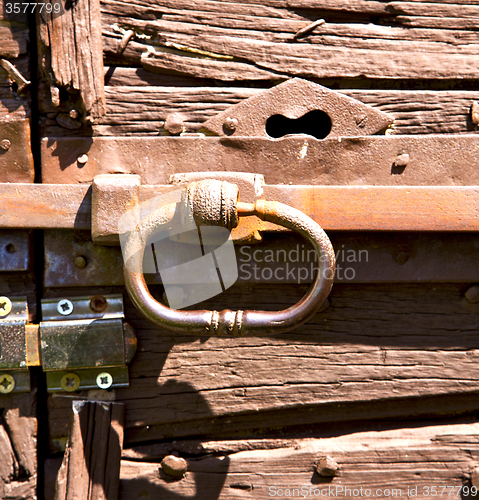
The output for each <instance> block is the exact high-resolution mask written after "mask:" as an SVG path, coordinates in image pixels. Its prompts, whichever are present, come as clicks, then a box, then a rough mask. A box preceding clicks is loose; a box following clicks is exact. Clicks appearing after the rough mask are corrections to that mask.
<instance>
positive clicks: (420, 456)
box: [120, 423, 479, 500]
mask: <svg viewBox="0 0 479 500" xmlns="http://www.w3.org/2000/svg"><path fill="white" fill-rule="evenodd" d="M478 436H479V427H478V424H474V423H473V424H458V425H437V426H431V427H421V428H416V429H408V428H406V429H395V430H390V431H381V432H357V433H353V434H349V435H346V436H340V437H333V438H324V439H314V438H313V439H298V440H292V441H289V442H288V441H283V442H280V441H273V442H272V443H271V445H272V447H271V448H268V447H267V441H263V442H258V443H257V442H256V441H255V440H246V442H245V444H246V445H250V446H251V447H252V448H254V447H255V446H256V445H257V444H258V445H259V447H258V448H257V449H253V450H250V451H237V450H236V449H235V443H232V445H230V446H228V442H223V443H221V444H222V445H223V450H224V451H223V453H218V454H217V455H216V456H211V455H209V456H208V455H203V456H199V457H195V458H194V459H188V458H187V462H188V472H187V473H186V475H185V477H184V478H183V479H182V480H179V481H172V480H169V479H168V476H166V475H165V474H163V475H162V474H161V473H160V474H158V463H154V462H153V463H152V462H136V461H130V460H123V461H122V469H121V483H122V489H121V491H122V493H121V496H120V499H121V500H130V499H131V500H133V499H136V498H137V494H138V491H142V493H143V495H144V496H145V497H146V496H148V497H150V498H161V499H164V500H169V499H175V498H184V497H193V496H194V497H195V498H197V499H198V500H200V499H201V500H203V499H204V500H206V499H210V498H215V499H216V498H217V499H219V500H230V499H231V500H232V499H237V498H243V499H247V498H254V499H265V500H266V499H269V498H271V497H275V496H278V497H279V496H281V497H298V498H299V497H301V498H330V497H335V498H340V499H346V498H351V497H356V496H357V497H364V498H377V497H383V496H384V497H390V496H392V497H401V498H411V497H414V496H416V494H415V493H417V496H418V497H421V498H427V499H432V498H435V497H437V496H439V494H440V492H441V491H443V493H444V494H445V496H446V495H447V492H448V491H454V492H458V491H461V492H462V493H463V495H464V493H467V494H466V495H464V496H465V497H469V495H468V493H469V492H471V489H470V486H471V485H470V483H469V482H468V481H467V480H468V479H469V478H470V475H471V471H472V470H473V469H474V467H475V466H476V465H477V460H478V458H479V447H478V445H477V438H478ZM206 447H208V443H206ZM228 452H229V453H228ZM324 456H329V457H331V458H332V459H333V460H334V461H335V462H336V463H337V464H338V466H339V470H338V471H337V473H336V474H335V475H334V476H333V477H322V476H321V475H320V474H318V472H316V470H315V468H316V465H317V464H318V461H319V459H320V457H324ZM466 481H467V482H466ZM465 485H467V488H464V489H463V487H464V486H465ZM474 491H475V490H474ZM353 492H357V493H358V494H357V495H354V493H353ZM361 492H362V494H361ZM451 496H452V495H451ZM473 497H474V496H470V497H469V498H473Z"/></svg>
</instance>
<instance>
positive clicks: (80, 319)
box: [0, 295, 136, 394]
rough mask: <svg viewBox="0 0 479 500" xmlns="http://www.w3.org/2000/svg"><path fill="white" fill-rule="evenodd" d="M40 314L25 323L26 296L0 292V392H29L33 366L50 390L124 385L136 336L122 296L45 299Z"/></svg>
mask: <svg viewBox="0 0 479 500" xmlns="http://www.w3.org/2000/svg"><path fill="white" fill-rule="evenodd" d="M42 317H43V321H41V322H40V323H39V324H29V323H28V304H27V299H26V297H15V298H9V297H0V393H2V394H8V393H10V392H28V391H30V389H31V383H30V373H29V370H28V368H29V367H33V366H41V367H42V369H43V371H44V372H45V374H46V379H47V390H48V391H51V392H52V391H66V392H73V391H78V390H82V389H95V388H96V389H98V388H100V389H109V388H116V387H127V386H128V384H129V380H128V367H127V364H128V363H129V362H130V361H131V360H132V358H133V356H134V355H135V352H136V336H135V333H134V331H133V329H132V328H131V326H130V325H129V324H128V323H126V322H125V321H124V312H123V298H122V296H121V295H105V296H102V295H95V296H84V297H70V298H61V299H43V300H42Z"/></svg>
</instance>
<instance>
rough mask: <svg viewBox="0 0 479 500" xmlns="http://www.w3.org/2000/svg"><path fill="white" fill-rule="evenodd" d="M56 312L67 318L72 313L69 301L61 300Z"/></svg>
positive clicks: (71, 305)
mask: <svg viewBox="0 0 479 500" xmlns="http://www.w3.org/2000/svg"><path fill="white" fill-rule="evenodd" d="M57 311H58V312H59V313H60V314H62V315H63V316H69V315H70V314H71V313H72V312H73V304H72V301H71V300H68V299H62V300H59V301H58V304H57Z"/></svg>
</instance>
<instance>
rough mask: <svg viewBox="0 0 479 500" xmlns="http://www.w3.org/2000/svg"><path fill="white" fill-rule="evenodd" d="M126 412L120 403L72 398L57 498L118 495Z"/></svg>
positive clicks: (107, 499)
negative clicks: (124, 413) (74, 399)
mask: <svg viewBox="0 0 479 500" xmlns="http://www.w3.org/2000/svg"><path fill="white" fill-rule="evenodd" d="M123 412H124V407H123V405H121V404H117V403H106V402H94V401H73V403H72V414H71V420H70V428H69V434H68V443H67V447H66V450H65V454H64V457H63V462H62V464H61V467H60V470H59V472H58V476H57V480H56V490H55V500H116V499H117V498H118V490H119V479H120V475H119V472H120V458H121V448H122V445H123Z"/></svg>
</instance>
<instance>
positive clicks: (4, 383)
mask: <svg viewBox="0 0 479 500" xmlns="http://www.w3.org/2000/svg"><path fill="white" fill-rule="evenodd" d="M13 389H15V379H14V378H13V377H12V376H11V375H10V374H8V373H4V374H3V375H0V393H2V394H8V393H9V392H12V391H13Z"/></svg>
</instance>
